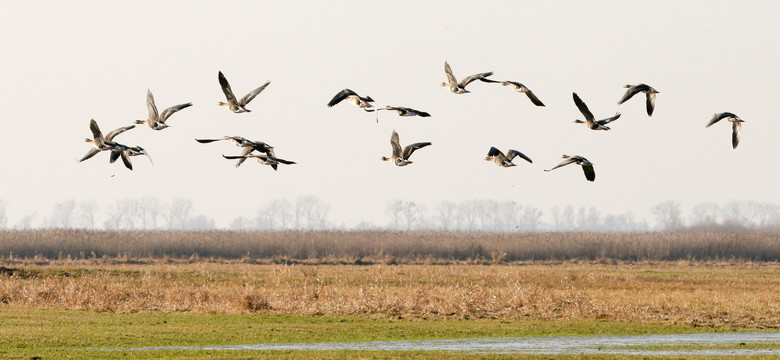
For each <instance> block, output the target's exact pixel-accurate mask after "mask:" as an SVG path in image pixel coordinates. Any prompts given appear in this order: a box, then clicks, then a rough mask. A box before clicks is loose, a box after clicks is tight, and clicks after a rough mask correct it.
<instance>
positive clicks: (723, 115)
mask: <svg viewBox="0 0 780 360" xmlns="http://www.w3.org/2000/svg"><path fill="white" fill-rule="evenodd" d="M733 116H735V115H734V114H732V113H730V112H722V113H717V114H714V115H712V119H710V122H709V123H707V126H705V127H710V126H712V124H714V123H716V122H718V121H721V120H722V119H725V118H727V117H733Z"/></svg>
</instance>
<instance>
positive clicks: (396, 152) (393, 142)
mask: <svg viewBox="0 0 780 360" xmlns="http://www.w3.org/2000/svg"><path fill="white" fill-rule="evenodd" d="M390 146H392V147H393V157H396V158H400V157H401V143H400V141H399V139H398V133H397V132H395V130H393V135H390Z"/></svg>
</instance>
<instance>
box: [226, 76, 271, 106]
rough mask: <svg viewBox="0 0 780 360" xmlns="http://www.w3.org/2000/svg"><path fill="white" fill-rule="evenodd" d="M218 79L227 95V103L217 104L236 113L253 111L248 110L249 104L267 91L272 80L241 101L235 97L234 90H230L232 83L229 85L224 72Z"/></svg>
mask: <svg viewBox="0 0 780 360" xmlns="http://www.w3.org/2000/svg"><path fill="white" fill-rule="evenodd" d="M218 78H219V86H221V87H222V92H223V93H225V97H226V98H227V102H226V103H224V102H222V101H220V102H218V103H217V105H220V106H225V107H227V108H228V109H230V111H232V112H234V113H242V112H250V111H252V110H249V109H247V108H246V105H247V104H249V102H250V101H252V99H254V98H255V96H257V94H259V93H261V92H262V91H263V90H265V88H266V87H268V85H269V84H270V83H271V80H268V81H266V82H265V84H263V85H260V87H259V88H257V89H254V90H252V91H250V92H249V93H248V94H246V95H244V97H242V98H241V100H236V96H235V95H233V90H231V89H230V83H228V81H227V79H226V78H225V75H223V74H222V71H220V72H219V75H218Z"/></svg>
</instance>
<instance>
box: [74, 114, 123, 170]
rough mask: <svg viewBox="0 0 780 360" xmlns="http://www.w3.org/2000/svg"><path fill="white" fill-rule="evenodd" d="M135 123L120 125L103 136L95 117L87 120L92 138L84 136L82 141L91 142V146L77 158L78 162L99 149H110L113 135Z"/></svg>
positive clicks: (93, 154) (89, 156)
mask: <svg viewBox="0 0 780 360" xmlns="http://www.w3.org/2000/svg"><path fill="white" fill-rule="evenodd" d="M134 127H135V125H130V126H125V127H121V128H119V129H116V130H112V131H111V132H109V133H108V134H106V135H105V136H103V133H102V132H101V131H100V128H99V127H98V124H97V122H96V121H95V119H91V120H90V121H89V129H90V130H92V139H89V138H85V139H84V141H85V142H88V143H90V144H92V146H93V148H92V149H90V150H89V151H87V154H86V155H84V157H82V158H81V160H79V162H82V161H84V160H87V159H89V158H91V157H93V156H95V155H97V153H99V152H101V151H106V150H110V146H111V144H113V140H114V137H115V136H117V135H119V134H121V133H123V132H125V131H127V130H130V129H132V128H134Z"/></svg>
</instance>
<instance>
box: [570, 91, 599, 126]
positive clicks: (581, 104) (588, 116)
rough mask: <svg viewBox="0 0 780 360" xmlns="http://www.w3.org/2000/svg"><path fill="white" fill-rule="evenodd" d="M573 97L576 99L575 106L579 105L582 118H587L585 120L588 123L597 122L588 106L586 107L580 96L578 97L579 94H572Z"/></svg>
mask: <svg viewBox="0 0 780 360" xmlns="http://www.w3.org/2000/svg"><path fill="white" fill-rule="evenodd" d="M571 94H572V97H573V98H574V104H575V105H577V108H578V109H580V112H581V113H582V116H584V117H585V120H587V121H595V119H594V117H593V113H592V112H590V110H588V105H585V103H584V102H583V101H582V99H580V97H579V96H577V93H574V92H573V93H571Z"/></svg>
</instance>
